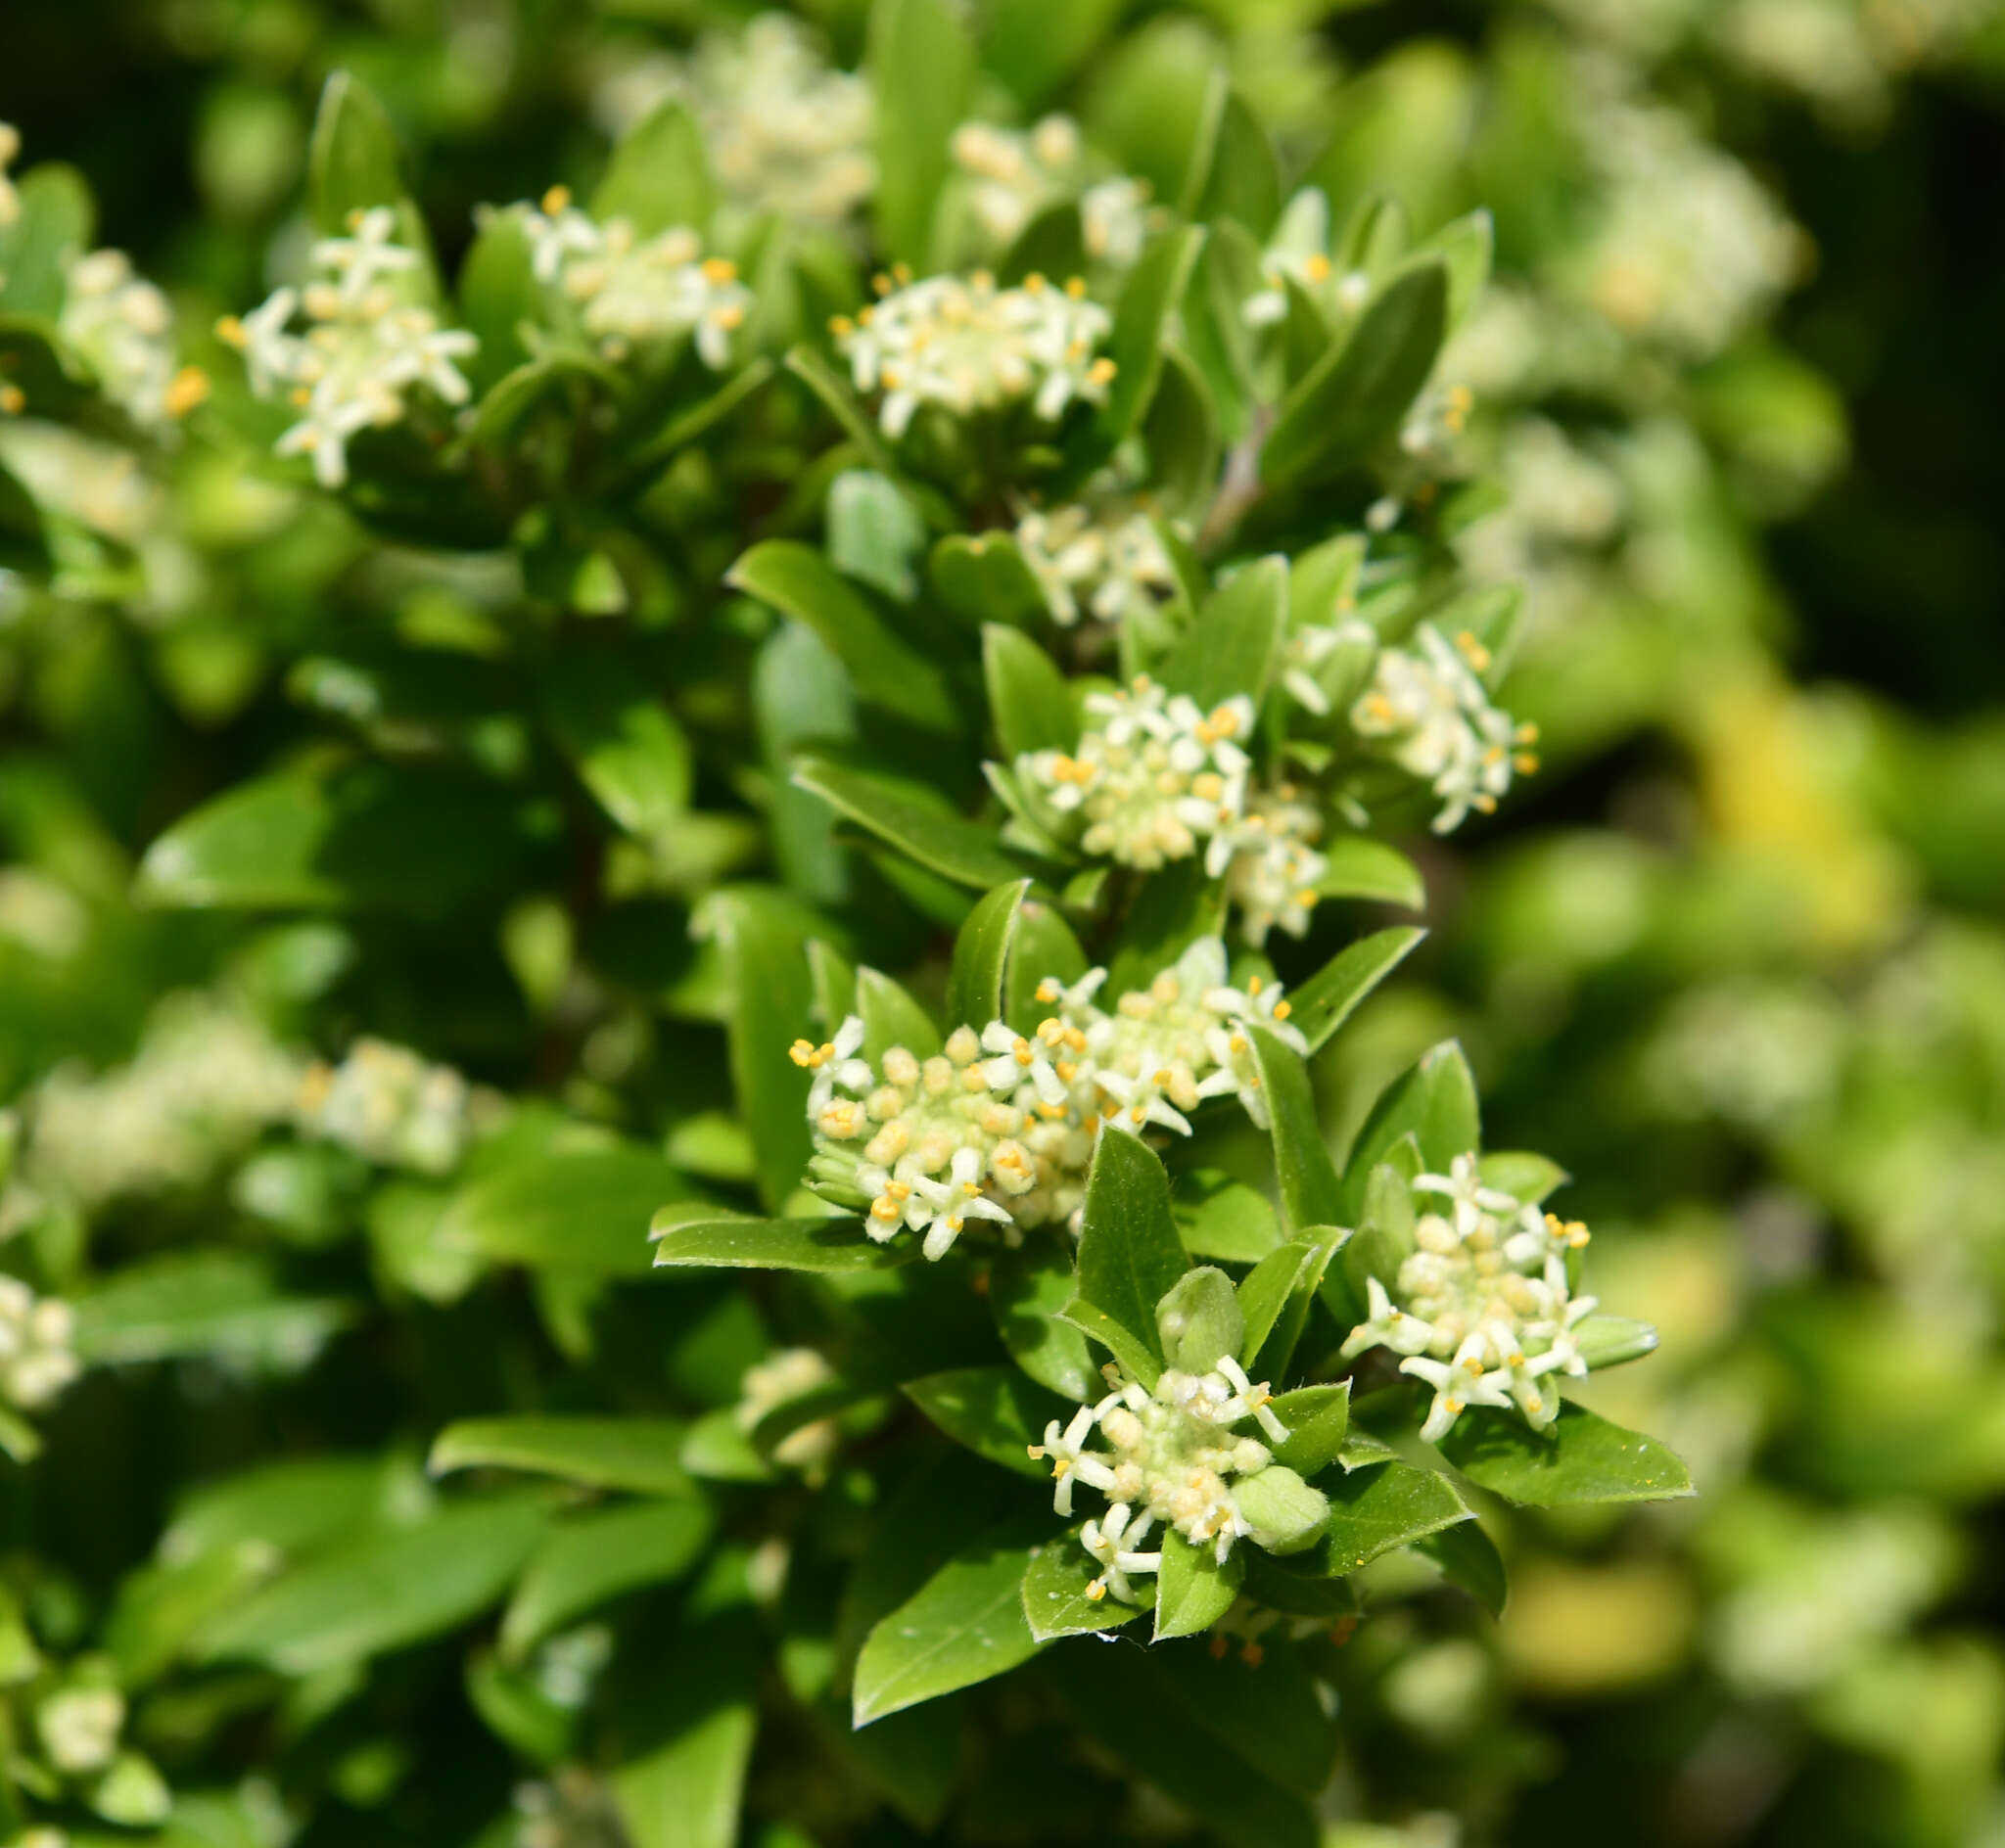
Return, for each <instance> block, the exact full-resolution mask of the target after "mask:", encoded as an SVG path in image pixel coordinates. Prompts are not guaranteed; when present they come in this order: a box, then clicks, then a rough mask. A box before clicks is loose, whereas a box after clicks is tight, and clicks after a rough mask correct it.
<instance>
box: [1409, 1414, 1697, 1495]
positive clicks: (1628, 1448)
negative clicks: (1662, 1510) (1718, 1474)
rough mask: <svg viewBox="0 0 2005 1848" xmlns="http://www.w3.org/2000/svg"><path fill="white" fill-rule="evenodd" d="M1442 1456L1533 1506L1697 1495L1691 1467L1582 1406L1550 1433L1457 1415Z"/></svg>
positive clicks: (1503, 1418) (1513, 1418)
mask: <svg viewBox="0 0 2005 1848" xmlns="http://www.w3.org/2000/svg"><path fill="white" fill-rule="evenodd" d="M1441 1454H1442V1455H1444V1456H1446V1457H1447V1458H1448V1460H1449V1461H1450V1462H1452V1463H1453V1464H1454V1465H1455V1466H1456V1468H1458V1469H1459V1470H1461V1471H1462V1473H1463V1474H1464V1475H1465V1476H1467V1477H1468V1478H1469V1481H1471V1482H1472V1483H1474V1484H1476V1486H1477V1487H1478V1488H1483V1489H1488V1490H1489V1491H1490V1492H1491V1493H1492V1494H1493V1495H1501V1496H1502V1497H1504V1498H1505V1500H1506V1501H1519V1502H1523V1503H1525V1504H1526V1505H1527V1506H1530V1507H1541V1508H1550V1507H1567V1506H1571V1505H1572V1504H1574V1503H1576V1502H1581V1501H1668V1500H1671V1499H1673V1498H1676V1497H1679V1496H1688V1495H1690V1494H1692V1493H1693V1490H1692V1477H1691V1474H1690V1472H1689V1471H1688V1470H1687V1469H1686V1467H1685V1465H1684V1464H1683V1463H1682V1462H1680V1461H1679V1460H1678V1458H1677V1457H1676V1456H1675V1455H1673V1454H1672V1453H1671V1452H1670V1451H1669V1450H1668V1449H1666V1448H1665V1447H1664V1446H1663V1445H1661V1444H1659V1443H1658V1442H1657V1441H1656V1440H1655V1438H1650V1437H1645V1436H1644V1435H1643V1434H1642V1433H1641V1432H1639V1431H1625V1430H1624V1429H1623V1428H1622V1427H1621V1426H1620V1425H1619V1424H1610V1423H1609V1420H1608V1419H1606V1418H1604V1417H1602V1416H1600V1415H1599V1414H1598V1413H1596V1412H1592V1411H1589V1410H1588V1409H1587V1408H1586V1407H1585V1406H1576V1405H1566V1406H1563V1407H1562V1408H1561V1411H1560V1417H1559V1422H1558V1423H1556V1424H1555V1425H1554V1426H1553V1427H1552V1429H1551V1430H1550V1431H1534V1430H1533V1429H1532V1428H1531V1427H1530V1426H1529V1425H1528V1424H1526V1423H1525V1421H1524V1420H1523V1419H1522V1418H1521V1417H1518V1416H1517V1415H1516V1414H1515V1413H1513V1412H1506V1411H1495V1410H1491V1409H1488V1408H1485V1407H1478V1408H1476V1409H1472V1410H1469V1411H1465V1412H1464V1413H1463V1414H1462V1416H1461V1417H1459V1418H1458V1419H1456V1421H1455V1424H1454V1427H1453V1428H1452V1429H1451V1430H1450V1431H1449V1433H1448V1435H1447V1436H1446V1437H1444V1438H1443V1439H1442V1440H1441Z"/></svg>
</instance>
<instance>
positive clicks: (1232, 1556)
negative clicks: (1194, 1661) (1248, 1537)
mask: <svg viewBox="0 0 2005 1848" xmlns="http://www.w3.org/2000/svg"><path fill="white" fill-rule="evenodd" d="M1162 1554H1163V1562H1162V1565H1161V1566H1160V1568H1158V1570H1157V1572H1156V1591H1155V1640H1157V1641H1158V1642H1161V1641H1163V1640H1165V1639H1166V1638H1169V1637H1189V1636H1194V1635H1196V1633H1197V1632H1198V1631H1200V1630H1209V1629H1210V1628H1211V1627H1212V1625H1213V1624H1215V1623H1217V1622H1218V1620H1219V1619H1220V1618H1221V1617H1223V1616H1224V1615H1225V1614H1226V1612H1227V1611H1229V1610H1231V1609H1232V1607H1233V1600H1234V1599H1235V1598H1236V1597H1237V1596H1238V1595H1239V1587H1240V1586H1242V1585H1243V1584H1244V1583H1245V1582H1246V1558H1245V1552H1244V1549H1243V1548H1238V1547H1235V1548H1233V1550H1232V1551H1231V1552H1230V1553H1228V1554H1227V1555H1226V1560H1225V1563H1224V1564H1223V1565H1221V1564H1220V1563H1219V1561H1218V1557H1217V1555H1216V1554H1215V1553H1214V1552H1213V1550H1212V1548H1209V1547H1193V1546H1192V1545H1191V1544H1190V1543H1189V1541H1188V1540H1186V1539H1185V1538H1184V1536H1183V1535H1182V1534H1180V1533H1178V1532H1177V1530H1176V1529H1175V1528H1174V1527H1170V1528H1165V1529H1164V1530H1163V1540H1162Z"/></svg>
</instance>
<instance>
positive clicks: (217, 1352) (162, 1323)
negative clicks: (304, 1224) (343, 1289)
mask: <svg viewBox="0 0 2005 1848" xmlns="http://www.w3.org/2000/svg"><path fill="white" fill-rule="evenodd" d="M74 1308H75V1315H76V1329H75V1341H74V1345H75V1349H76V1355H77V1358H78V1359H79V1360H80V1361H82V1362H84V1363H86V1364H87V1365H90V1364H96V1365H105V1364H117V1363H127V1364H129V1363H137V1362H143V1361H169V1360H181V1359H188V1358H193V1357H195V1356H206V1357H208V1358H209V1359H210V1360H213V1361H217V1362H220V1363H224V1364H226V1365H230V1366H234V1367H237V1368H239V1369H245V1370H260V1371H266V1370H268V1371H278V1372H289V1373H291V1372H298V1371H300V1370H301V1369H302V1368H303V1367H305V1366H308V1365H310V1364H311V1363H312V1362H313V1360H314V1358H315V1357H316V1356H317V1355H318V1354H319V1353H320V1351H321V1349H322V1348H324V1347H325V1346H326V1345H327V1343H328V1342H329V1341H330V1340H331V1339H332V1338H333V1337H334V1336H335V1335H336V1334H337V1333H339V1332H340V1331H341V1330H342V1329H343V1328H345V1327H347V1326H348V1325H349V1324H350V1322H352V1321H353V1320H354V1319H355V1316H356V1306H355V1305H354V1304H352V1303H350V1302H347V1301H345V1300H343V1299H341V1298H338V1297H323V1296H302V1295H298V1294H295V1293H293V1292H291V1291H288V1290H285V1289H283V1288H282V1287H281V1286H280V1284H279V1282H278V1281H277V1279H276V1278H275V1277H274V1276H273V1275H272V1272H271V1269H270V1267H269V1266H268V1265H267V1264H266V1263H265V1262H264V1261H263V1260H261V1259H258V1258H255V1257H253V1256H251V1255H250V1254H249V1253H244V1252H230V1251H187V1252H174V1253H170V1254H166V1255H164V1256H161V1257H157V1258H152V1259H149V1260H146V1261H144V1262H140V1263H128V1264H126V1265H124V1266H123V1267H121V1268H120V1269H119V1270H118V1271H117V1273H116V1274H115V1275H114V1276H113V1277H112V1278H111V1279H110V1280H109V1281H108V1282H106V1283H105V1284H103V1285H102V1286H101V1287H99V1288H98V1289H95V1290H92V1291H90V1292H89V1293H88V1294H86V1295H82V1296H79V1297H78V1298H77V1299H76V1301H75V1305H74Z"/></svg>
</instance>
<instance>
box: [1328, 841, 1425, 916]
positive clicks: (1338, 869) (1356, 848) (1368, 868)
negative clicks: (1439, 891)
mask: <svg viewBox="0 0 2005 1848" xmlns="http://www.w3.org/2000/svg"><path fill="white" fill-rule="evenodd" d="M1324 858H1325V859H1327V860H1328V861H1329V869H1328V870H1327V871H1326V872H1325V873H1324V875H1323V877H1322V878H1321V879H1319V880H1318V881H1317V882H1316V890H1317V891H1318V892H1320V893H1322V894H1323V896H1324V897H1325V898H1326V899H1370V900H1373V901H1376V902H1377V903H1379V904H1401V905H1404V906H1405V907H1406V908H1407V909H1408V910H1409V911H1424V910H1425V909H1426V908H1427V882H1426V880H1425V879H1424V878H1423V877H1422V873H1421V869H1420V868H1419V867H1418V866H1416V865H1415V864H1414V863H1413V861H1412V860H1410V859H1408V858H1407V856H1406V855H1404V854H1402V853H1401V852H1400V851H1399V849H1398V848H1396V847H1388V846H1387V845H1386V844H1385V843H1384V842H1383V841H1375V840H1373V839H1372V837H1371V836H1370V835H1368V834H1344V835H1339V836H1338V837H1337V838H1336V839H1335V840H1333V841H1330V842H1329V843H1327V845H1326V849H1325V852H1324ZM1389 934H1390V933H1381V935H1389Z"/></svg>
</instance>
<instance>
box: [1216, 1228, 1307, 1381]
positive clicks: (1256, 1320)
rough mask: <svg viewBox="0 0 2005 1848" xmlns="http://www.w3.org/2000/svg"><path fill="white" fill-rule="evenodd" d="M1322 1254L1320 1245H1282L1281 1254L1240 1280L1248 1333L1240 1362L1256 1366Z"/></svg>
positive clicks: (1269, 1257) (1275, 1253)
mask: <svg viewBox="0 0 2005 1848" xmlns="http://www.w3.org/2000/svg"><path fill="white" fill-rule="evenodd" d="M1320 1250H1321V1247H1319V1246H1318V1245H1316V1244H1314V1243H1309V1242H1304V1241H1301V1240H1296V1241H1294V1242H1292V1243H1289V1244H1285V1245H1282V1247H1281V1248H1280V1250H1278V1251H1271V1252H1269V1253H1268V1254H1267V1256H1266V1257H1265V1258H1263V1259H1261V1261H1260V1262H1259V1263H1258V1264H1256V1265H1255V1266H1254V1267H1253V1269H1252V1270H1249V1271H1248V1272H1247V1273H1246V1274H1245V1275H1244V1276H1243V1277H1241V1278H1240V1279H1239V1311H1240V1314H1241V1316H1242V1317H1243V1318H1244V1322H1245V1330H1244V1333H1243V1335H1242V1337H1241V1339H1240V1341H1239V1344H1238V1347H1237V1358H1238V1360H1239V1361H1240V1363H1242V1364H1244V1365H1245V1366H1248V1367H1251V1366H1252V1364H1253V1362H1254V1360H1255V1358H1256V1357H1257V1356H1258V1354H1259V1353H1260V1348H1261V1344H1262V1343H1263V1342H1264V1341H1266V1339H1267V1337H1268V1336H1269V1335H1270V1334H1272V1333H1273V1332H1274V1325H1275V1323H1276V1322H1278V1321H1279V1320H1280V1319H1281V1316H1282V1311H1283V1310H1284V1309H1286V1308H1287V1306H1288V1300H1289V1299H1290V1298H1291V1297H1292V1296H1293V1295H1294V1293H1295V1290H1296V1288H1297V1286H1298V1285H1299V1284H1300V1283H1301V1281H1302V1279H1303V1278H1304V1276H1305V1275H1306V1273H1307V1272H1308V1271H1309V1270H1312V1269H1314V1268H1315V1264H1316V1259H1317V1257H1318V1255H1319V1252H1320ZM1327 1261H1328V1260H1327V1257H1326V1262H1327Z"/></svg>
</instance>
